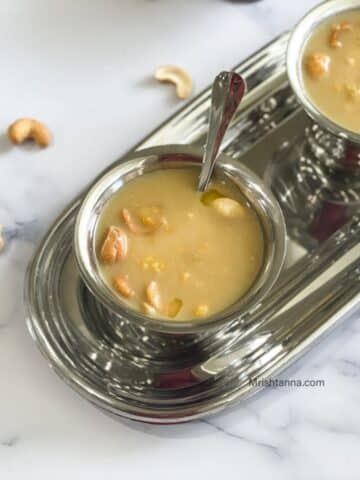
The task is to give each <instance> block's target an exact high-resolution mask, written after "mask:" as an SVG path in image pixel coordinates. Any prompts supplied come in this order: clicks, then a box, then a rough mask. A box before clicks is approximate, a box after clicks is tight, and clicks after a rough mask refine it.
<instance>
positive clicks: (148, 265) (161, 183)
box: [96, 168, 264, 321]
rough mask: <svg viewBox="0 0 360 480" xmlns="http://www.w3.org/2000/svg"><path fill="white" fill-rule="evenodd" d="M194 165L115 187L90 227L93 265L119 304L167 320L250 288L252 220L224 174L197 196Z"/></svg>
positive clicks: (206, 310) (257, 242)
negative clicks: (96, 263) (95, 256)
mask: <svg viewBox="0 0 360 480" xmlns="http://www.w3.org/2000/svg"><path fill="white" fill-rule="evenodd" d="M197 181H198V171H197V170H196V169H191V168H187V169H167V170H162V171H158V172H153V173H149V174H146V175H143V176H141V177H138V178H136V179H134V180H132V181H130V182H129V183H127V184H126V185H124V186H123V187H122V188H121V189H120V190H119V191H118V192H116V193H115V194H114V195H113V196H112V197H111V199H110V200H109V202H108V203H107V205H106V206H105V208H104V211H103V212H102V215H101V217H100V219H99V222H98V225H97V231H96V249H97V254H98V261H99V268H100V271H101V273H102V276H103V278H104V280H105V281H106V283H107V284H108V285H109V286H110V287H111V288H113V289H114V290H115V292H116V294H117V295H118V297H119V301H120V302H126V303H127V304H128V305H129V306H131V307H132V308H133V309H135V310H137V311H140V312H142V313H145V314H146V315H149V316H154V317H158V318H165V319H168V320H171V321H181V320H189V319H194V318H198V319H201V318H206V317H208V316H210V315H212V314H215V313H217V312H219V311H221V310H224V309H225V308H227V307H229V306H230V305H231V304H233V303H234V302H235V301H237V300H238V299H239V298H240V297H241V296H243V295H244V294H245V293H246V292H247V291H248V290H249V288H250V287H251V285H252V284H253V283H254V281H255V280H256V277H257V275H258V274H259V272H260V270H261V267H262V264H263V260H264V237H263V232H262V227H261V223H260V220H259V218H258V216H257V214H256V212H255V211H254V209H253V208H252V207H251V205H249V203H248V202H247V201H246V199H245V198H244V197H243V196H242V195H241V193H240V192H239V190H238V188H237V187H236V186H235V185H234V184H233V183H232V182H231V181H230V180H229V179H226V178H225V177H224V178H222V179H221V180H220V179H216V178H215V180H214V181H213V182H212V184H211V185H210V187H209V190H208V191H207V192H205V193H204V194H201V193H199V192H197V191H196V185H197Z"/></svg>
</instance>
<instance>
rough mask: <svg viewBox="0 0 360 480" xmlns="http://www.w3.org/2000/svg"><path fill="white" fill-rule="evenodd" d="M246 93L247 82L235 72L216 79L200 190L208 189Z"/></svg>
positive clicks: (221, 74)
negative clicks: (222, 143)
mask: <svg viewBox="0 0 360 480" xmlns="http://www.w3.org/2000/svg"><path fill="white" fill-rule="evenodd" d="M244 93H245V82H244V80H243V79H242V78H241V76H240V75H238V74H237V73H235V72H221V73H219V75H217V77H216V78H215V80H214V83H213V86H212V92H211V105H210V112H209V130H208V134H207V138H206V144H205V151H204V158H203V164H202V167H201V173H200V178H199V186H198V190H199V191H200V192H204V191H205V190H206V189H207V186H208V183H209V181H210V178H211V175H212V172H213V170H214V167H215V162H216V159H217V156H218V153H219V150H220V146H221V142H222V140H223V138H224V135H225V133H226V130H227V129H228V127H229V124H230V122H231V120H232V118H233V116H234V113H235V112H236V110H237V108H238V106H239V104H240V102H241V99H242V98H243V96H244Z"/></svg>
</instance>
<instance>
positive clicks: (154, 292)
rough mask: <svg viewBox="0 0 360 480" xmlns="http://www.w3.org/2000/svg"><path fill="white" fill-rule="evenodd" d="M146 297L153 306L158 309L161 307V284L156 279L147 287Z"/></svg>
mask: <svg viewBox="0 0 360 480" xmlns="http://www.w3.org/2000/svg"><path fill="white" fill-rule="evenodd" d="M146 298H147V301H148V303H149V305H151V306H152V307H153V308H155V309H156V310H160V309H161V296H160V289H159V285H158V283H157V282H155V280H152V281H151V282H150V283H149V285H148V286H147V288H146Z"/></svg>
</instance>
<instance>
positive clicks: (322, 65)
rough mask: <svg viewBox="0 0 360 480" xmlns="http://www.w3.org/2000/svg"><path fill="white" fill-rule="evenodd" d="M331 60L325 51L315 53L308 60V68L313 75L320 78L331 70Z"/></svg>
mask: <svg viewBox="0 0 360 480" xmlns="http://www.w3.org/2000/svg"><path fill="white" fill-rule="evenodd" d="M330 61H331V60H330V57H329V55H325V53H313V54H312V55H309V57H308V58H307V60H306V69H307V71H308V73H309V75H310V76H311V77H313V78H319V77H322V76H323V75H325V74H327V73H328V72H329V69H330Z"/></svg>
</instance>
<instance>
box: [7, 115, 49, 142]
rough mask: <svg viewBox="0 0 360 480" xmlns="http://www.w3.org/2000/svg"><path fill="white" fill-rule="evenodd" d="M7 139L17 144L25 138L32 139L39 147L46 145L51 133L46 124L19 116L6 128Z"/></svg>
mask: <svg viewBox="0 0 360 480" xmlns="http://www.w3.org/2000/svg"><path fill="white" fill-rule="evenodd" d="M8 137H9V140H10V141H11V142H12V143H13V144H15V145H19V144H20V143H23V142H24V141H25V140H28V139H31V140H34V141H35V142H36V143H37V145H39V146H40V147H47V146H48V145H49V144H50V142H51V133H50V131H49V129H48V128H47V126H46V125H44V124H43V123H41V122H39V121H38V120H34V119H33V118H20V119H18V120H16V121H15V122H14V123H12V124H11V125H10V127H9V128H8Z"/></svg>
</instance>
